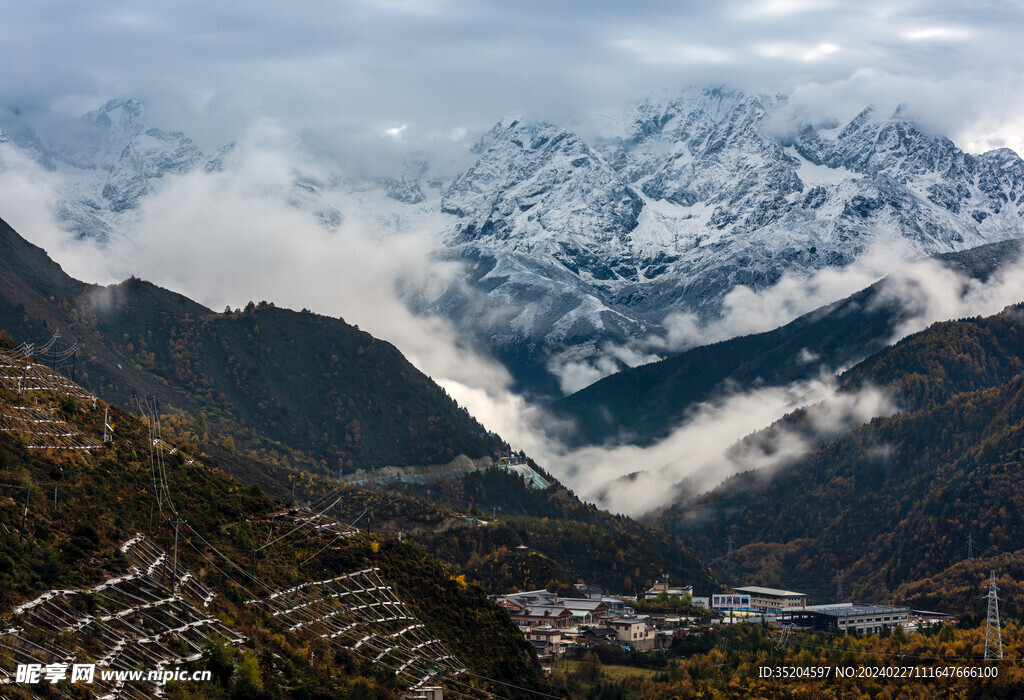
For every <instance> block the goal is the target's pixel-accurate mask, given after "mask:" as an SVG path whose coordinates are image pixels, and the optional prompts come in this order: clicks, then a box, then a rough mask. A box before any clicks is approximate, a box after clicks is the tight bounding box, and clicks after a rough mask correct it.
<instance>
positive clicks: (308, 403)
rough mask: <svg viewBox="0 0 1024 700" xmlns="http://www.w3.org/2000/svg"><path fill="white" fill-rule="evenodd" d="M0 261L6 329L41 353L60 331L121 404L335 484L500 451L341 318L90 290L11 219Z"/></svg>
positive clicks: (441, 396) (87, 371)
mask: <svg viewBox="0 0 1024 700" xmlns="http://www.w3.org/2000/svg"><path fill="white" fill-rule="evenodd" d="M0 253H2V254H0V328H5V329H6V330H7V331H8V332H9V333H10V335H11V336H12V337H13V338H14V339H15V340H16V341H17V342H35V343H37V344H38V343H42V342H45V341H46V340H48V339H49V338H50V337H51V336H52V335H53V333H54V332H55V331H57V330H60V332H61V333H62V336H63V338H64V340H65V341H66V342H67V343H68V344H70V343H71V342H74V341H77V342H78V343H79V346H80V350H81V351H80V353H79V361H80V364H79V365H78V367H77V379H78V380H79V381H80V382H81V383H83V384H85V385H86V386H88V387H89V388H91V389H92V390H93V391H96V392H97V393H99V394H100V395H101V396H103V397H105V398H109V399H110V400H112V401H116V402H118V403H120V404H121V405H122V406H125V407H128V408H133V397H134V396H135V395H139V396H144V395H155V396H157V397H158V398H159V399H160V401H161V402H162V405H163V407H164V409H167V410H172V409H182V410H185V411H188V412H189V413H191V414H192V415H194V416H198V415H199V414H200V413H202V414H204V418H203V420H204V421H206V422H207V423H208V425H209V430H210V433H211V434H212V435H217V436H219V437H220V438H221V439H223V438H225V437H226V436H232V441H239V442H240V444H239V447H243V446H246V447H250V448H251V447H257V446H271V447H275V446H276V449H277V450H278V451H279V452H281V453H282V454H288V453H289V451H298V452H299V453H303V454H304V455H306V456H308V457H309V458H310V459H309V460H306V463H305V466H306V467H307V468H311V469H314V470H319V471H321V472H324V473H332V474H337V473H338V472H340V471H351V470H353V469H356V468H359V467H366V468H370V467H377V466H382V465H384V464H429V463H444V462H448V461H450V460H451V459H452V458H453V457H455V456H456V455H458V454H467V455H469V456H471V457H478V456H483V455H489V454H494V453H496V452H498V451H500V448H501V447H502V442H501V440H500V439H498V438H497V436H494V435H490V434H488V433H487V431H486V430H485V429H484V428H483V427H482V426H481V425H480V424H479V423H478V422H477V421H476V420H474V419H473V418H472V417H471V416H470V415H469V414H468V413H467V412H466V411H465V410H464V409H462V408H460V407H459V406H458V405H456V403H455V402H454V401H453V400H452V399H451V398H449V397H448V396H447V395H446V393H445V392H444V390H442V389H441V388H440V387H438V386H437V385H436V384H434V383H433V382H432V381H431V380H430V379H429V378H428V377H426V376H425V375H424V374H423V373H422V372H420V371H419V370H417V369H416V368H415V367H413V366H412V365H411V364H410V363H409V362H408V361H407V360H406V359H405V358H404V357H403V356H402V354H401V353H400V352H399V351H398V350H397V349H395V348H394V346H392V345H390V344H389V343H386V342H384V341H381V340H378V339H376V338H374V337H373V336H371V335H370V334H368V333H365V332H363V331H360V330H359V329H358V328H356V327H353V326H350V325H348V324H347V323H345V322H344V321H343V320H341V319H334V318H328V317H324V316H319V315H316V314H312V313H308V312H302V313H300V312H294V311H288V310H285V309H277V308H274V307H273V305H271V304H267V303H260V304H258V305H256V304H250V305H249V306H248V307H247V308H246V309H244V310H239V311H236V312H234V313H223V314H220V313H214V312H212V311H210V310H209V309H207V308H205V307H203V306H201V305H199V304H197V303H195V302H193V301H191V300H189V299H187V298H185V297H183V296H181V295H179V294H175V293H173V292H169V291H167V290H165V289H161V288H159V287H157V286H155V285H152V284H150V283H148V282H144V281H142V280H138V279H134V278H133V279H130V280H127V281H126V282H123V283H121V284H119V285H114V286H112V287H106V288H104V287H96V286H92V285H87V284H84V283H81V282H77V281H75V280H73V279H71V278H70V277H68V276H67V275H66V274H64V272H63V271H62V270H61V269H60V267H59V266H58V265H56V264H55V263H53V261H51V260H50V259H49V258H48V257H47V256H46V253H45V252H44V251H43V250H41V249H40V248H37V247H35V246H33V245H31V244H30V243H27V242H26V241H24V240H23V239H22V238H21V237H20V236H18V234H17V233H16V232H15V231H14V230H13V229H11V228H10V227H9V226H8V225H7V224H6V223H4V222H3V221H0ZM293 456H294V454H293ZM298 458H299V459H301V458H302V455H298Z"/></svg>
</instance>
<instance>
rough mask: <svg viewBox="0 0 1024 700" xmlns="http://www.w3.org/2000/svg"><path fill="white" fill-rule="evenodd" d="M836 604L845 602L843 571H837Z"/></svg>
mask: <svg viewBox="0 0 1024 700" xmlns="http://www.w3.org/2000/svg"><path fill="white" fill-rule="evenodd" d="M836 602H837V603H842V602H843V570H842V569H840V570H838V571H836Z"/></svg>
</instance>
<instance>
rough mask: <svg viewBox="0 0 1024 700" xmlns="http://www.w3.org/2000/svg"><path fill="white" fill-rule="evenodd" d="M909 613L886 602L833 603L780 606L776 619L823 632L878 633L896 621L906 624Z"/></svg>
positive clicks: (887, 628)
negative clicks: (794, 606)
mask: <svg viewBox="0 0 1024 700" xmlns="http://www.w3.org/2000/svg"><path fill="white" fill-rule="evenodd" d="M909 613H910V609H909V608H893V607H890V606H888V605H866V604H863V603H833V604H831V605H811V606H808V607H804V608H792V609H787V610H783V611H781V612H779V613H778V615H777V616H776V620H777V621H778V623H779V624H782V625H795V626H797V627H801V628H804V629H811V630H820V631H823V632H833V631H838V632H850V631H857V632H861V633H863V634H878V633H880V632H882V631H883V630H892V629H893V628H895V627H896V625H903V626H904V627H906V626H907V620H908V617H909Z"/></svg>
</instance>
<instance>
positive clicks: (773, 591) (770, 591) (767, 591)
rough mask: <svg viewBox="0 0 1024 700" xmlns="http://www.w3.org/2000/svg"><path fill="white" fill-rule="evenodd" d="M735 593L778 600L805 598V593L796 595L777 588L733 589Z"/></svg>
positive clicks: (753, 587) (793, 592) (747, 587)
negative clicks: (767, 596) (776, 598)
mask: <svg viewBox="0 0 1024 700" xmlns="http://www.w3.org/2000/svg"><path fill="white" fill-rule="evenodd" d="M733 590H734V591H736V592H737V593H750V594H751V595H770V596H776V597H778V598H782V597H785V598H805V597H806V596H807V594H806V593H797V592H796V591H783V590H781V589H778V588H763V587H761V586H742V587H738V588H734V589H733Z"/></svg>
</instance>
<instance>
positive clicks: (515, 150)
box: [442, 119, 643, 279]
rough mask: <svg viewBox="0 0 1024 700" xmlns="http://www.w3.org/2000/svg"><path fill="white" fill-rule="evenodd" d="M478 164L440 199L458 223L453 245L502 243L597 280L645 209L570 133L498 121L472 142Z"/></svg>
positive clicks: (609, 272)
mask: <svg viewBox="0 0 1024 700" xmlns="http://www.w3.org/2000/svg"><path fill="white" fill-rule="evenodd" d="M475 150H476V151H477V152H479V153H480V158H479V159H478V160H477V162H476V163H475V164H474V165H473V166H472V167H471V168H470V169H469V170H467V171H466V172H465V173H463V174H462V175H460V176H459V177H458V178H457V179H456V180H455V181H454V182H453V183H452V184H451V185H450V186H449V187H448V189H447V190H446V191H445V192H444V193H443V198H442V210H443V211H445V212H447V213H451V214H454V215H456V216H458V217H459V219H460V220H459V222H458V223H457V224H456V227H455V231H454V232H453V235H452V237H451V239H450V240H451V241H452V243H454V244H465V243H470V242H474V243H483V242H485V241H502V244H501V245H502V246H503V249H505V250H507V251H509V252H511V251H517V252H519V253H530V254H539V253H540V252H541V251H544V252H545V253H546V254H548V255H551V256H553V257H554V258H555V259H556V260H558V261H559V262H560V263H561V264H562V265H564V266H565V267H566V268H567V269H569V270H572V271H573V272H574V273H580V272H581V271H586V272H587V273H588V274H590V275H593V276H595V277H597V278H598V279H603V278H607V277H614V276H618V275H620V274H625V275H626V276H630V275H632V276H635V270H632V271H630V270H626V269H623V270H617V269H616V268H617V266H616V265H615V264H614V261H611V263H612V264H609V259H610V258H614V257H616V256H621V255H622V254H623V252H624V251H625V250H626V249H627V248H628V241H629V233H630V232H631V231H632V230H633V229H634V228H636V226H637V223H638V217H639V215H640V211H641V209H642V208H643V203H642V201H641V199H640V197H639V196H638V195H637V194H636V192H634V191H633V189H632V188H631V187H629V185H628V184H627V183H626V182H624V181H623V180H622V178H621V177H620V176H619V175H618V174H617V173H616V172H615V171H614V170H612V168H610V167H609V166H608V164H607V163H605V162H604V160H603V159H602V158H601V156H600V155H599V154H598V153H597V152H596V151H595V150H594V149H592V148H591V147H590V146H588V145H587V144H586V143H584V142H583V141H582V140H581V139H580V138H579V137H578V136H577V135H576V134H574V133H572V132H571V131H568V130H565V129H562V128H559V127H557V126H554V125H553V124H550V123H548V122H544V121H529V120H523V119H512V120H503V121H502V122H499V123H498V124H497V125H495V127H494V128H493V129H491V130H490V131H489V132H488V133H487V134H485V135H484V137H483V138H481V140H480V141H479V142H478V144H477V146H476V148H475Z"/></svg>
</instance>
